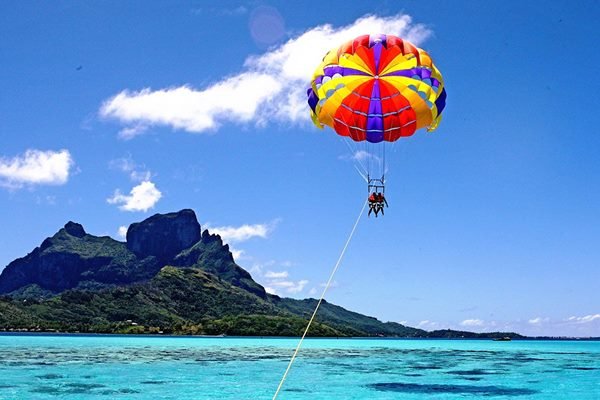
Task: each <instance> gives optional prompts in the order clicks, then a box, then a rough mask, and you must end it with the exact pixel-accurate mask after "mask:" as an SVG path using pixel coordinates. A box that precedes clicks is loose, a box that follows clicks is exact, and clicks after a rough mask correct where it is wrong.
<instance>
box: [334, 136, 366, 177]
mask: <svg viewBox="0 0 600 400" xmlns="http://www.w3.org/2000/svg"><path fill="white" fill-rule="evenodd" d="M338 137H339V139H340V141H341V142H343V143H344V144H345V145H346V147H348V151H349V152H350V159H351V160H352V161H354V167H355V168H356V169H357V170H358V173H359V174H360V176H362V177H363V178H365V175H368V174H369V172H368V171H367V167H366V166H365V163H364V162H363V160H361V159H360V155H359V154H357V153H358V150H357V145H356V144H354V145H351V144H350V141H352V142H354V140H352V139H346V138H342V137H341V136H338ZM356 165H359V166H360V168H361V169H362V172H361V171H360V170H359V169H358V167H357V166H356ZM365 179H366V178H365Z"/></svg>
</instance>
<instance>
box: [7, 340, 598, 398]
mask: <svg viewBox="0 0 600 400" xmlns="http://www.w3.org/2000/svg"><path fill="white" fill-rule="evenodd" d="M295 345H296V339H273V338H265V339H260V338H197V337H147V336H146V337H143V336H142V337H140V336H78V335H57V336H44V335H8V334H7V335H0V399H56V398H61V399H62V398H64V399H112V398H117V399H118V398H122V399H219V400H224V399H236V400H237V399H253V400H258V399H271V398H272V396H273V393H274V391H275V389H276V387H277V384H278V383H279V380H280V378H281V375H282V374H283V371H284V370H285V367H286V365H287V362H288V360H289V358H290V356H291V354H292V352H293V348H294V346H295ZM279 398H280V399H281V400H286V399H290V400H291V399H432V400H434V399H469V398H473V399H475V398H491V399H509V398H510V399H512V398H518V399H534V400H538V399H578V400H587V399H590V400H598V399H600V342H583V341H513V342H493V341H488V340H388V339H374V340H369V339H309V340H306V341H305V345H304V347H303V349H302V351H301V353H300V356H299V357H298V359H297V360H296V363H295V364H294V367H293V368H292V371H291V373H290V375H289V376H288V379H287V382H286V384H285V386H284V390H283V391H282V393H281V395H280V397H279Z"/></svg>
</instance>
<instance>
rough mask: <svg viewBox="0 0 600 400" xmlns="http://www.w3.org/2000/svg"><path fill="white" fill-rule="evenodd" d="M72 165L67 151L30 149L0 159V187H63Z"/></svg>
mask: <svg viewBox="0 0 600 400" xmlns="http://www.w3.org/2000/svg"><path fill="white" fill-rule="evenodd" d="M73 165H74V162H73V158H72V157H71V153H69V151H68V150H65V149H63V150H59V151H52V150H48V151H43V150H35V149H30V150H27V151H26V152H25V153H24V154H23V155H19V156H16V157H12V158H0V186H4V187H8V188H21V187H23V186H25V185H64V184H65V183H67V181H68V180H69V174H70V170H71V167H72V166H73Z"/></svg>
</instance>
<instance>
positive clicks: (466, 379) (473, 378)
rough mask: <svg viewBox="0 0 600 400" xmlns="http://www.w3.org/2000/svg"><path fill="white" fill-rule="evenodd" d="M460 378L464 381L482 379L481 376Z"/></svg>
mask: <svg viewBox="0 0 600 400" xmlns="http://www.w3.org/2000/svg"><path fill="white" fill-rule="evenodd" d="M460 378H461V379H464V380H465V381H474V382H479V381H480V380H482V379H483V378H481V377H478V376H461V377H460Z"/></svg>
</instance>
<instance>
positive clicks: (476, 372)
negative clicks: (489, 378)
mask: <svg viewBox="0 0 600 400" xmlns="http://www.w3.org/2000/svg"><path fill="white" fill-rule="evenodd" d="M446 373H447V374H452V375H458V376H465V375H466V376H470V375H475V376H477V375H497V374H501V372H496V371H488V370H485V369H478V368H475V369H469V370H466V371H448V372H446Z"/></svg>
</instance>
